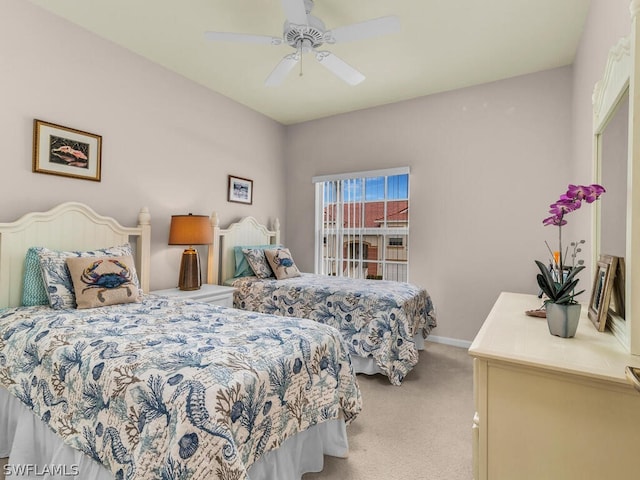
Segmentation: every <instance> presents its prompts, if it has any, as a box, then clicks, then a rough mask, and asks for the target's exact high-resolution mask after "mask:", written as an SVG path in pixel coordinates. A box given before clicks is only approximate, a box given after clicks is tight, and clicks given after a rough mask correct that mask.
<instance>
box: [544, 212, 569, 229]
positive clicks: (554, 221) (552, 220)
mask: <svg viewBox="0 0 640 480" xmlns="http://www.w3.org/2000/svg"><path fill="white" fill-rule="evenodd" d="M542 224H543V225H545V226H547V225H556V226H558V227H560V226H562V225H566V224H567V221H566V220H565V219H563V218H562V217H561V216H558V215H554V216H552V217H547V218H545V219H544V220H543V221H542Z"/></svg>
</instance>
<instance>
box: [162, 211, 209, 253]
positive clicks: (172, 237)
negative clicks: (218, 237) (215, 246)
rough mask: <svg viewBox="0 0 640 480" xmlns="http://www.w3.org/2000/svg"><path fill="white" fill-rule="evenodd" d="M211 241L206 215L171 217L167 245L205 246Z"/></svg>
mask: <svg viewBox="0 0 640 480" xmlns="http://www.w3.org/2000/svg"><path fill="white" fill-rule="evenodd" d="M212 241H213V234H212V231H211V223H210V222H209V217H208V216H206V215H192V214H191V213H190V214H189V215H172V216H171V228H170V229H169V245H207V244H209V243H211V242H212Z"/></svg>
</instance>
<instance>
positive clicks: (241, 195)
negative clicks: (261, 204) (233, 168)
mask: <svg viewBox="0 0 640 480" xmlns="http://www.w3.org/2000/svg"><path fill="white" fill-rule="evenodd" d="M228 188H229V191H228V198H227V201H229V202H236V203H246V204H248V205H251V204H252V203H253V180H249V179H248V178H242V177H236V176H234V175H229V187H228Z"/></svg>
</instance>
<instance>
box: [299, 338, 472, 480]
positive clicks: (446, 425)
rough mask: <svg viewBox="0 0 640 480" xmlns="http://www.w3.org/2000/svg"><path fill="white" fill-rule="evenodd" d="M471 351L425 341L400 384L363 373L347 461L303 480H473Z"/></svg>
mask: <svg viewBox="0 0 640 480" xmlns="http://www.w3.org/2000/svg"><path fill="white" fill-rule="evenodd" d="M472 363H473V362H472V359H471V357H470V356H469V355H468V353H467V350H466V349H462V348H457V347H451V346H448V345H442V344H437V343H432V342H427V344H426V349H425V350H424V351H422V352H420V361H419V362H418V365H417V366H416V367H415V368H414V370H412V371H411V373H409V375H407V378H406V379H405V380H404V382H403V384H402V386H400V387H394V386H392V385H391V384H390V383H389V381H388V380H387V379H386V378H385V377H383V376H382V375H374V376H366V375H358V383H359V384H360V388H361V390H362V401H363V410H362V413H361V414H360V415H359V416H358V418H357V419H356V420H355V421H354V422H353V423H352V424H351V425H350V426H349V427H347V433H348V435H349V458H346V459H341V458H334V457H325V464H324V469H323V471H322V472H320V473H308V474H306V475H304V476H303V477H302V478H303V479H304V480H396V479H397V480H471V479H472V478H473V475H472V471H471V462H472V458H471V456H472V453H471V448H472V447H471V425H472V420H473V368H472Z"/></svg>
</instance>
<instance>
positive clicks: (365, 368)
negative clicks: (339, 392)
mask: <svg viewBox="0 0 640 480" xmlns="http://www.w3.org/2000/svg"><path fill="white" fill-rule="evenodd" d="M413 342H414V343H415V344H416V348H417V349H418V350H424V338H423V337H422V333H417V334H415V335H414V336H413ZM351 363H352V364H353V369H354V371H355V372H356V373H364V374H365V375H375V374H377V373H381V374H383V375H384V373H382V370H380V367H379V366H378V365H377V364H376V361H375V360H374V359H373V357H359V356H358V355H354V354H353V353H352V354H351Z"/></svg>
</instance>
